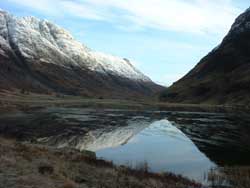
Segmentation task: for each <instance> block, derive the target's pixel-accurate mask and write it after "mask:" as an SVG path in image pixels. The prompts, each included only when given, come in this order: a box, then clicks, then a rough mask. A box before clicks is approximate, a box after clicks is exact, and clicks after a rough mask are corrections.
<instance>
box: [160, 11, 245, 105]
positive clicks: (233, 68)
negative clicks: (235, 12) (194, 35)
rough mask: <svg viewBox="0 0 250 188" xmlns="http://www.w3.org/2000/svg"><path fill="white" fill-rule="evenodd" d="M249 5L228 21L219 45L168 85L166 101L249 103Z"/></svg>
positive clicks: (163, 96)
mask: <svg viewBox="0 0 250 188" xmlns="http://www.w3.org/2000/svg"><path fill="white" fill-rule="evenodd" d="M249 75H250V8H249V9H247V10H246V11H245V12H244V13H242V14H241V15H240V16H239V17H238V18H237V19H236V20H235V22H234V24H233V25H232V27H231V29H230V31H229V32H228V34H227V35H226V37H225V38H224V39H223V41H222V42H221V44H220V45H218V46H217V47H216V48H214V49H213V50H212V51H211V52H210V53H209V54H208V55H207V56H205V57H204V58H202V59H201V61H200V62H199V63H198V64H197V65H196V66H195V67H194V69H192V70H191V71H190V72H189V73H188V74H187V75H186V76H184V77H183V78H182V79H180V80H179V81H178V82H176V83H175V84H174V85H173V86H171V87H170V88H168V89H167V90H166V91H165V92H164V93H163V94H162V96H161V99H162V100H164V101H168V102H184V103H210V104H211V103H212V104H236V103H237V104H244V105H245V104H249V102H250V95H249V93H250V76H249Z"/></svg>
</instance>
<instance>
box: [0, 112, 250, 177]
mask: <svg viewBox="0 0 250 188" xmlns="http://www.w3.org/2000/svg"><path fill="white" fill-rule="evenodd" d="M249 123H250V119H249V117H248V116H246V115H245V114H244V115H242V114H225V113H204V112H170V111H133V110H112V109H99V110H98V109H77V108H48V109H40V110H32V111H31V110H30V111H26V112H18V113H11V114H1V116H0V134H1V135H5V136H11V137H16V138H18V139H20V140H22V141H30V142H38V143H42V144H46V145H50V146H56V147H58V148H62V147H73V148H76V149H79V150H91V151H94V152H96V155H97V157H99V158H104V159H107V160H112V161H114V163H116V164H122V165H129V166H132V167H136V166H139V165H140V164H143V163H145V162H147V163H148V165H149V169H150V170H151V171H155V172H164V171H170V172H174V173H177V174H182V175H183V176H187V177H189V178H192V179H195V180H198V181H203V179H204V176H205V175H206V174H207V172H208V171H209V170H210V169H211V168H214V167H216V166H223V165H229V166H230V165H250V136H249V135H250V124H249Z"/></svg>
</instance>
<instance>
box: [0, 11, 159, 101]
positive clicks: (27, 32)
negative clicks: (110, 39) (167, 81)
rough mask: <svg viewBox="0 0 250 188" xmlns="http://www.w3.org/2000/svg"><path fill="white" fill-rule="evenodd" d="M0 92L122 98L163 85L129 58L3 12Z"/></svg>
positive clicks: (42, 23)
mask: <svg viewBox="0 0 250 188" xmlns="http://www.w3.org/2000/svg"><path fill="white" fill-rule="evenodd" d="M0 71H1V75H0V88H2V89H12V88H17V89H25V90H30V91H34V92H59V93H65V94H75V95H86V96H103V97H107V96H109V97H111V96H112V97H115V98H124V97H131V96H150V95H153V93H154V92H156V91H157V90H159V89H161V87H159V86H157V85H156V84H154V83H153V82H152V81H151V80H150V79H149V78H148V77H147V76H145V75H143V74H142V73H141V72H140V71H138V70H137V69H136V68H134V67H133V65H132V64H131V63H130V62H129V60H127V59H125V58H124V59H122V58H119V57H114V56H111V55H107V54H104V53H100V52H95V51H92V50H90V49H89V48H87V47H86V46H84V45H83V44H81V43H79V42H78V41H76V40H75V39H74V38H73V37H72V36H71V35H70V33H68V32H67V31H65V30H64V29H62V28H60V27H59V26H57V25H54V24H52V23H50V22H48V21H45V20H39V19H36V18H34V17H24V18H17V17H14V16H12V15H10V14H9V13H7V12H4V11H0Z"/></svg>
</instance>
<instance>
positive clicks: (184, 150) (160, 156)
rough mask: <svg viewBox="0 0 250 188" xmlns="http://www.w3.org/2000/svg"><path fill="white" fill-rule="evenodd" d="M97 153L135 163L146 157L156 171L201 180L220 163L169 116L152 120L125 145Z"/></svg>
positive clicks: (121, 161) (117, 160)
mask: <svg viewBox="0 0 250 188" xmlns="http://www.w3.org/2000/svg"><path fill="white" fill-rule="evenodd" d="M96 154H97V156H98V157H101V158H104V159H108V160H112V161H114V162H115V163H117V164H123V165H131V166H134V167H136V165H138V164H139V165H140V163H143V162H144V161H146V162H147V163H148V165H149V168H150V170H152V171H155V172H164V171H171V172H174V173H177V174H182V175H184V176H187V177H189V178H192V179H196V180H201V181H202V180H203V179H204V174H206V173H207V172H208V171H209V170H210V169H211V168H213V167H215V166H216V165H215V164H214V163H213V162H212V161H210V160H209V159H208V158H207V157H206V156H205V155H204V154H203V153H202V152H200V151H199V149H198V148H197V147H196V145H195V144H194V143H193V142H192V141H191V140H190V139H189V138H188V137H187V136H186V135H185V134H184V133H183V132H181V131H180V130H179V129H178V128H176V127H174V126H173V125H172V124H171V123H170V122H169V121H168V120H166V119H163V120H159V121H155V122H153V123H151V124H150V125H149V126H148V127H147V128H145V129H144V130H142V131H141V132H139V133H138V134H136V135H135V136H133V137H132V138H131V139H129V140H128V142H126V143H124V144H123V145H119V146H114V147H108V148H104V149H100V150H97V152H96Z"/></svg>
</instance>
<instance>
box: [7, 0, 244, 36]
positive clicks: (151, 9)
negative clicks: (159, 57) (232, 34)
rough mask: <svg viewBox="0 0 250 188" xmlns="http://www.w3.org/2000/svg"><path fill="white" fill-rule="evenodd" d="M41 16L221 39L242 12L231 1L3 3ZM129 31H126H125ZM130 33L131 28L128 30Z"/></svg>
mask: <svg viewBox="0 0 250 188" xmlns="http://www.w3.org/2000/svg"><path fill="white" fill-rule="evenodd" d="M7 1H9V2H12V3H16V4H18V5H23V6H26V7H29V8H32V9H35V10H37V11H41V12H43V13H51V14H52V13H53V14H60V13H61V14H65V15H66V16H74V17H79V18H86V19H94V20H100V21H108V22H112V23H113V24H116V25H117V27H119V28H128V27H129V26H130V27H131V28H140V27H141V28H147V27H150V28H156V29H160V30H169V31H178V32H189V33H195V34H206V35H214V34H216V35H220V36H223V35H224V34H225V33H226V32H227V30H228V29H229V27H230V26H231V24H232V22H233V21H234V19H235V18H236V16H237V15H238V14H239V13H240V12H241V11H242V10H239V9H237V8H236V7H235V6H233V3H232V0H126V1H125V0H105V1H104V0H74V1H73V0H72V1H70V0H54V1H48V0H39V1H33V0H22V1H20V0H7ZM128 30H129V29H128ZM132 30H133V29H132Z"/></svg>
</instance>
